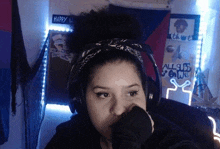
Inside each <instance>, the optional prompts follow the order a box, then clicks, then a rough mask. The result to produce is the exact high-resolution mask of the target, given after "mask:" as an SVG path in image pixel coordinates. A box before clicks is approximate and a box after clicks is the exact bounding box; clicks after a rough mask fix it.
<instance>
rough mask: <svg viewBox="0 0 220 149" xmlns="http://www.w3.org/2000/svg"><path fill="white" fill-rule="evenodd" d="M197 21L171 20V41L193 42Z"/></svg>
mask: <svg viewBox="0 0 220 149" xmlns="http://www.w3.org/2000/svg"><path fill="white" fill-rule="evenodd" d="M194 26H195V20H193V19H174V18H173V19H170V30H169V34H171V39H173V40H182V41H184V40H186V41H191V40H193V34H194Z"/></svg>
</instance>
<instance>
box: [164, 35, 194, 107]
mask: <svg viewBox="0 0 220 149" xmlns="http://www.w3.org/2000/svg"><path fill="white" fill-rule="evenodd" d="M196 49H197V42H196V41H191V42H190V43H189V42H184V41H173V40H172V39H167V42H166V46H165V51H164V60H163V67H162V85H163V97H166V98H169V99H174V100H177V101H180V100H183V101H181V102H182V103H185V104H188V103H189V97H190V95H189V93H188V92H185V91H192V90H193V87H194V73H195V62H196V52H197V50H196ZM169 88H170V89H171V90H170V91H169V92H168V89H169ZM180 98H181V99H180ZM184 98H186V99H184Z"/></svg>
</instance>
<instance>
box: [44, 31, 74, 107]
mask: <svg viewBox="0 0 220 149" xmlns="http://www.w3.org/2000/svg"><path fill="white" fill-rule="evenodd" d="M68 34H69V32H63V31H54V30H51V31H50V39H49V42H50V47H49V59H48V76H47V78H48V80H47V92H46V97H47V103H57V104H69V98H68V91H67V81H68V76H69V71H70V69H71V61H72V59H73V58H74V54H73V53H70V51H69V49H68V48H67V46H66V38H67V35H68ZM60 99H62V100H60Z"/></svg>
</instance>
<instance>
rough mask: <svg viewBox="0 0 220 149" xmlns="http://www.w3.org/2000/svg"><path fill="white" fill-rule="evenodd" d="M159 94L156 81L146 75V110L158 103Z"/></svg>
mask: <svg viewBox="0 0 220 149" xmlns="http://www.w3.org/2000/svg"><path fill="white" fill-rule="evenodd" d="M159 94H160V91H159V89H158V87H157V85H156V82H155V81H154V80H153V79H152V78H151V77H147V94H146V95H147V110H150V109H151V108H154V107H156V106H157V105H158V101H159V100H158V99H159Z"/></svg>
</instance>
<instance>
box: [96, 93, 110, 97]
mask: <svg viewBox="0 0 220 149" xmlns="http://www.w3.org/2000/svg"><path fill="white" fill-rule="evenodd" d="M96 95H97V96H98V97H101V98H106V97H108V96H109V94H108V93H96Z"/></svg>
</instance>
